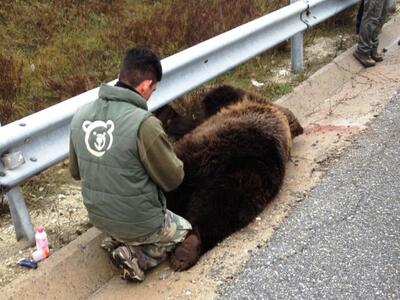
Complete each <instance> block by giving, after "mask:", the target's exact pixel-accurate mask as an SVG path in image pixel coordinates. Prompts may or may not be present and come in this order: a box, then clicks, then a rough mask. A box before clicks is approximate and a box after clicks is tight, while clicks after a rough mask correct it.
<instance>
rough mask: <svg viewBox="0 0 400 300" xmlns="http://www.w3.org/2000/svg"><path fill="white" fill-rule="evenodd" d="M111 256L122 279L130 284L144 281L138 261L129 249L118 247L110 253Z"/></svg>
mask: <svg viewBox="0 0 400 300" xmlns="http://www.w3.org/2000/svg"><path fill="white" fill-rule="evenodd" d="M111 256H112V259H111V260H112V261H113V263H114V265H115V266H117V267H118V268H120V269H122V274H121V278H122V279H124V280H127V281H132V282H142V281H143V280H144V272H143V271H142V269H141V268H140V267H139V262H138V259H137V258H136V257H135V254H134V253H132V251H131V250H130V248H129V247H127V246H120V247H118V248H117V249H115V250H114V251H113V252H112V255H111Z"/></svg>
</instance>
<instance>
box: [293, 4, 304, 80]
mask: <svg viewBox="0 0 400 300" xmlns="http://www.w3.org/2000/svg"><path fill="white" fill-rule="evenodd" d="M296 1H300V0H290V4H292V3H294V2H296ZM290 43H291V47H290V48H291V55H292V71H293V72H294V73H299V72H303V71H304V50H303V33H302V32H299V33H297V34H295V35H294V36H292V38H291V39H290Z"/></svg>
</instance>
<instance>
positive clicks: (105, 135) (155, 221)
mask: <svg viewBox="0 0 400 300" xmlns="http://www.w3.org/2000/svg"><path fill="white" fill-rule="evenodd" d="M150 115H151V113H150V112H148V111H147V104H146V101H145V100H144V99H143V98H142V97H141V96H139V95H138V94H136V93H134V92H132V91H130V90H129V89H124V88H120V87H115V86H109V85H102V86H101V87H100V90H99V98H98V99H97V100H95V101H94V102H91V103H88V104H86V105H84V106H82V107H81V108H80V109H79V110H78V112H77V113H76V114H75V116H74V118H73V119H72V123H71V139H72V142H73V144H74V147H75V151H76V155H77V159H78V165H79V173H80V176H81V185H82V196H83V201H84V204H85V206H86V209H87V211H88V215H89V219H90V222H91V223H92V224H93V225H94V226H96V227H97V228H99V229H100V230H102V231H104V232H106V233H108V234H109V235H111V236H113V237H115V238H117V239H121V240H125V241H132V240H135V239H137V238H139V237H142V236H145V235H148V234H151V233H154V232H155V231H157V230H158V229H160V228H161V227H162V225H163V222H164V213H165V209H166V201H165V196H164V195H163V193H162V191H161V190H160V189H159V188H158V187H157V185H156V184H155V183H154V182H153V181H152V180H151V178H150V177H149V176H148V174H147V172H146V170H145V169H144V167H143V165H142V163H141V162H140V157H139V153H138V149H137V133H138V129H139V126H140V124H141V123H142V121H143V120H144V119H146V118H147V117H148V116H150Z"/></svg>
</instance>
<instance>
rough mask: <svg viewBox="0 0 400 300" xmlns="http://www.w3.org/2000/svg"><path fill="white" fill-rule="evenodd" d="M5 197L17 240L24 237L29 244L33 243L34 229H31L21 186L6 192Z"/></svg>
mask: <svg viewBox="0 0 400 300" xmlns="http://www.w3.org/2000/svg"><path fill="white" fill-rule="evenodd" d="M6 197H7V201H8V206H9V207H10V213H11V218H12V221H13V224H14V229H15V234H16V236H17V240H18V241H19V240H20V239H22V238H25V239H26V240H27V241H29V243H30V244H31V245H34V244H35V231H34V230H33V225H32V222H31V217H30V216H29V212H28V209H27V207H26V204H25V200H24V196H23V195H22V191H21V188H20V187H19V186H17V187H14V188H12V189H11V190H9V191H8V192H7V193H6Z"/></svg>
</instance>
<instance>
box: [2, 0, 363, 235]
mask: <svg viewBox="0 0 400 300" xmlns="http://www.w3.org/2000/svg"><path fill="white" fill-rule="evenodd" d="M358 1H359V0H300V1H297V2H295V3H293V4H291V5H288V6H286V7H284V8H281V9H279V10H277V11H274V12H272V13H270V14H267V15H265V16H263V17H261V18H258V19H256V20H253V21H251V22H249V23H246V24H244V25H241V26H239V27H237V28H234V29H232V30H230V31H227V32H225V33H222V34H220V35H218V36H216V37H213V38H211V39H209V40H207V41H204V42H202V43H200V44H197V45H195V46H193V47H191V48H188V49H186V50H184V51H181V52H179V53H177V54H175V55H172V56H170V57H167V58H165V59H163V60H162V62H161V63H162V67H163V71H164V72H163V73H164V74H163V80H162V81H161V82H160V83H159V85H158V86H157V90H156V92H155V93H154V94H153V96H152V97H151V99H150V100H149V102H148V106H149V109H150V110H151V111H152V110H155V109H157V108H159V107H162V106H163V105H165V104H167V103H168V102H170V101H172V100H173V99H175V98H177V97H179V96H181V95H183V94H185V93H187V92H189V91H191V90H193V89H195V88H196V87H198V86H200V85H201V84H203V83H205V82H207V81H209V80H211V79H213V78H215V77H217V76H218V75H220V74H223V73H225V72H226V71H228V70H230V69H232V68H234V67H235V66H237V65H239V64H241V63H243V62H245V61H247V60H249V59H250V58H252V57H254V56H256V55H258V54H260V53H262V52H264V51H266V50H268V49H270V48H272V47H273V46H275V45H277V44H279V43H281V42H282V41H285V40H287V39H289V38H290V37H292V36H293V35H295V34H297V33H300V32H303V31H305V30H306V29H307V28H309V27H311V26H314V25H316V24H318V23H320V22H322V21H324V20H326V19H327V18H329V17H331V16H333V15H336V14H337V13H339V12H340V11H342V10H344V9H345V8H347V7H349V6H351V5H353V4H355V3H357V2H358ZM115 81H116V80H114V81H111V82H110V83H109V84H114V83H115ZM98 89H99V88H95V89H92V90H90V91H87V92H85V93H83V94H80V95H78V96H75V97H73V98H70V99H68V100H66V101H63V102H61V103H59V104H57V105H54V106H52V107H49V108H47V109H44V110H42V111H40V112H37V113H35V114H32V115H30V116H27V117H25V118H23V119H20V120H18V121H15V122H13V123H10V124H7V125H5V126H4V127H0V156H1V157H2V161H3V164H2V163H1V162H0V187H1V191H2V193H3V194H4V193H5V194H6V196H7V198H8V202H9V204H10V211H11V215H12V218H13V223H14V227H15V231H16V235H17V239H20V238H26V239H28V240H29V241H30V242H32V243H33V241H34V232H33V227H32V224H31V221H30V217H29V213H28V211H27V209H26V206H25V203H24V200H23V196H22V193H21V190H20V188H19V185H20V184H21V183H22V182H23V181H25V180H27V179H28V178H30V177H32V176H33V175H35V174H37V173H39V172H41V171H43V170H45V169H47V168H49V167H50V166H52V165H54V164H56V163H58V162H60V161H62V160H64V159H65V158H67V156H68V143H69V124H70V121H71V119H72V117H73V115H74V113H75V112H76V110H77V109H78V108H79V107H80V106H81V105H83V104H85V103H87V102H90V101H93V100H95V99H96V98H97V94H98Z"/></svg>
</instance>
